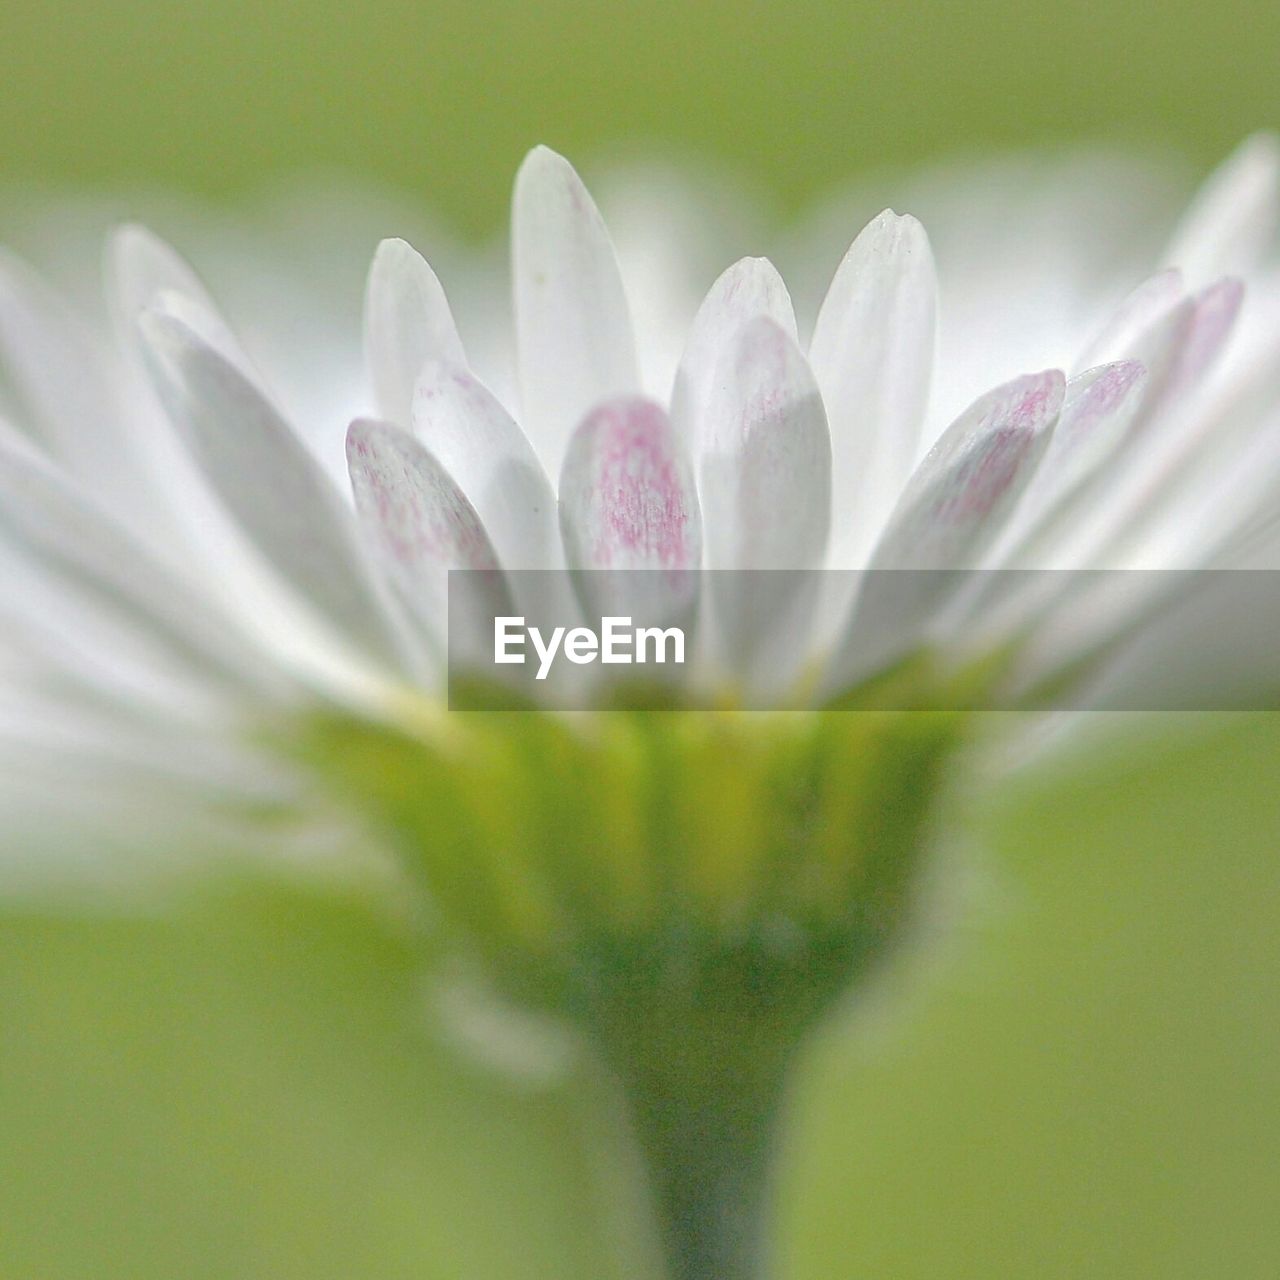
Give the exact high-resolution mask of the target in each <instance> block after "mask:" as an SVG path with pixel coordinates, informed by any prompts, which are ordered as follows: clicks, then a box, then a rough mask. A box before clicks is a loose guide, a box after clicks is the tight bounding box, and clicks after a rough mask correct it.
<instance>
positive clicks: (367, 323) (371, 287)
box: [364, 240, 467, 426]
mask: <svg viewBox="0 0 1280 1280" xmlns="http://www.w3.org/2000/svg"><path fill="white" fill-rule="evenodd" d="M364 357H365V366H366V368H367V369H368V371H369V378H370V381H371V382H372V383H373V392H374V398H375V402H376V404H377V407H378V412H379V413H380V414H381V415H382V416H383V417H384V418H386V419H387V420H388V421H390V422H395V423H398V424H399V425H400V426H407V425H408V423H409V418H410V414H411V412H412V408H413V389H414V385H415V384H416V382H417V380H418V375H419V374H420V373H421V372H422V368H423V366H424V365H425V364H426V363H427V361H428V360H443V361H445V362H447V363H449V364H453V365H457V366H458V367H459V368H463V369H465V368H466V367H467V360H466V355H465V353H464V352H463V349H462V339H461V338H459V337H458V329H457V326H456V325H455V324H454V322H453V313H452V311H450V309H449V302H448V299H447V298H446V297H445V294H444V289H443V288H442V287H441V285H440V281H439V280H438V279H437V278H436V273H435V272H434V271H432V269H431V268H430V267H429V266H428V265H427V262H426V260H425V259H424V258H423V257H422V255H421V254H419V253H418V252H416V251H415V250H414V249H413V248H411V247H410V246H409V245H407V244H406V243H405V242H404V241H403V240H384V241H383V242H382V243H381V244H380V245H379V246H378V251H377V253H375V254H374V257H373V265H372V266H371V267H370V269H369V281H368V284H367V285H366V287H365V297H364Z"/></svg>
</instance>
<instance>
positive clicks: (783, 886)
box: [280, 670, 970, 1280]
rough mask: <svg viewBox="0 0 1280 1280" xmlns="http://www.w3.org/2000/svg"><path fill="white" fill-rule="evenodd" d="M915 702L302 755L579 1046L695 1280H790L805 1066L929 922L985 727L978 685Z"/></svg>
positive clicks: (445, 718)
mask: <svg viewBox="0 0 1280 1280" xmlns="http://www.w3.org/2000/svg"><path fill="white" fill-rule="evenodd" d="M898 679H907V680H909V681H910V682H911V683H912V684H913V685H915V684H919V683H920V680H921V673H920V671H918V670H917V671H906V672H904V673H900V676H899V677H898ZM901 692H902V690H901V688H900V687H886V686H885V685H884V684H883V683H881V684H878V685H876V686H874V687H873V686H867V687H866V688H864V690H862V691H861V694H860V696H851V697H850V698H848V699H846V700H845V702H844V703H843V704H842V705H841V706H840V707H839V708H836V707H831V708H827V709H823V710H814V711H790V712H748V711H741V710H733V709H723V710H687V709H686V710H678V709H670V708H668V709H657V708H648V709H635V708H628V709H623V708H615V709H609V710H599V711H592V712H580V713H572V714H556V713H550V712H542V711H536V710H532V709H530V710H520V711H512V710H494V711H468V712H445V711H440V712H439V713H432V714H430V715H426V716H422V717H419V718H418V720H417V721H416V722H414V723H410V722H408V721H406V723H405V724H404V725H403V726H401V727H396V726H388V725H387V724H383V723H374V722H371V721H363V720H358V719H355V718H352V717H348V716H343V715H338V714H332V715H312V716H311V717H309V718H308V719H306V720H305V721H304V722H302V723H300V724H294V725H292V726H291V727H290V730H289V733H288V735H287V738H281V739H280V741H282V742H287V745H288V749H289V751H290V753H291V754H292V755H293V757H294V758H295V759H297V760H299V761H300V762H301V763H303V764H305V765H306V766H307V767H308V768H309V769H310V771H311V772H312V774H313V776H315V777H316V778H317V779H318V780H319V782H320V784H321V785H322V786H323V787H324V788H325V790H326V792H327V794H328V795H329V797H330V799H337V800H338V801H340V802H342V803H344V804H345V805H346V806H347V807H349V808H350V809H351V810H352V811H354V812H356V813H359V814H361V815H363V816H364V818H365V819H366V820H367V822H368V823H369V824H370V826H371V827H372V828H373V829H374V830H375V831H377V832H378V833H380V835H381V837H382V839H383V842H384V843H385V844H386V845H387V846H388V847H389V848H390V849H391V850H392V851H393V853H394V854H395V855H396V856H397V859H398V861H399V864H400V865H401V867H402V868H403V870H404V873H405V875H406V878H407V879H408V881H409V882H410V884H411V885H415V886H417V888H418V890H419V900H420V901H421V902H422V903H423V905H424V913H423V918H424V921H427V922H429V925H430V927H431V928H432V929H433V930H434V937H435V940H436V942H437V944H438V945H440V946H443V947H444V948H445V949H446V950H448V951H451V952H452V953H453V954H454V955H455V956H456V957H457V958H458V959H460V960H462V961H463V962H464V963H465V964H466V965H468V966H471V967H473V968H474V969H475V970H478V971H479V972H480V974H482V975H483V977H484V979H485V981H486V983H487V984H488V986H489V987H490V988H491V989H493V990H494V991H495V992H496V994H497V995H498V996H499V997H500V998H501V999H502V1000H503V1001H505V1002H507V1003H508V1004H510V1005H512V1006H514V1007H516V1008H519V1009H524V1010H527V1011H530V1012H533V1013H536V1014H544V1013H545V1014H552V1015H554V1016H555V1017H556V1018H558V1019H559V1020H560V1021H561V1022H562V1023H564V1024H567V1025H568V1026H570V1027H571V1028H573V1029H574V1030H575V1031H576V1033H577V1038H578V1040H579V1042H580V1044H581V1045H583V1046H584V1048H585V1050H586V1054H585V1059H586V1060H589V1061H590V1063H592V1064H594V1067H595V1068H596V1069H597V1071H598V1072H599V1074H600V1078H601V1080H602V1081H603V1082H604V1084H605V1088H604V1092H605V1093H607V1094H608V1095H609V1096H611V1097H613V1098H615V1099H616V1100H618V1106H617V1107H616V1108H615V1114H614V1115H613V1117H612V1119H611V1120H610V1121H609V1125H610V1127H611V1128H612V1129H613V1130H614V1132H615V1137H616V1136H617V1135H622V1136H623V1138H624V1141H625V1143H626V1145H627V1146H629V1147H630V1149H631V1150H632V1151H633V1152H634V1154H635V1156H636V1157H637V1163H638V1166H639V1167H640V1168H642V1169H644V1170H645V1174H646V1176H645V1179H644V1181H645V1183H646V1190H645V1192H644V1193H643V1198H644V1200H645V1202H646V1203H647V1204H648V1205H649V1207H650V1209H651V1213H650V1214H649V1215H648V1216H649V1220H650V1221H651V1222H652V1223H653V1236H654V1244H655V1248H656V1252H657V1254H658V1255H659V1256H660V1257H661V1259H662V1263H661V1268H662V1271H663V1272H664V1273H665V1274H666V1275H667V1276H668V1277H671V1278H672V1280H713V1278H714V1280H745V1278H746V1277H755V1278H758V1277H760V1276H763V1275H764V1274H765V1271H764V1267H765V1259H766V1258H767V1253H768V1249H767V1221H768V1219H767V1214H766V1211H765V1206H766V1205H767V1204H768V1202H769V1185H770V1180H771V1177H772V1169H773V1161H772V1154H773V1152H774V1150H775V1144H774V1138H775V1129H776V1125H777V1122H778V1117H779V1114H780V1110H781V1104H782V1099H783V1097H784V1093H785V1088H786V1084H787V1081H788V1079H789V1076H790V1067H791V1064H792V1062H793V1061H794V1058H795V1056H796V1054H797V1052H798V1050H799V1048H800V1046H801V1045H802V1044H803V1042H804V1040H805V1038H806V1035H807V1033H808V1032H809V1031H810V1029H811V1028H813V1027H814V1025H815V1024H816V1023H818V1022H819V1021H820V1020H821V1019H822V1017H823V1016H824V1015H825V1014H826V1012H827V1011H828V1010H829V1009H830V1008H831V1006H832V1005H833V1004H834V1003H835V1002H836V1001H837V1000H838V999H839V998H840V996H841V995H842V994H843V993H845V992H846V991H848V990H850V989H851V988H852V987H854V986H855V985H856V983H857V981H858V979H859V978H860V977H861V976H862V975H864V974H865V973H866V972H867V970H868V969H869V968H870V967H871V966H872V965H874V964H875V963H876V962H877V961H878V960H879V959H880V958H881V957H883V956H884V955H885V953H886V952H887V951H888V950H889V949H890V947H891V945H892V944H893V943H894V942H895V940H896V939H897V938H898V937H899V936H900V935H901V934H902V932H903V931H904V925H905V924H906V923H907V921H908V920H909V919H910V916H911V912H912V908H913V905H914V903H915V901H916V899H917V896H918V894H917V889H918V887H919V886H920V885H921V884H922V882H923V881H924V878H925V877H924V876H923V875H922V868H923V865H924V863H925V862H926V861H927V857H928V852H929V849H930V847H931V842H932V835H933V820H934V817H935V813H936V810H937V807H938V801H939V798H940V795H941V794H942V793H943V791H944V781H945V778H946V774H947V769H948V765H949V763H950V761H951V759H952V758H953V756H954V755H955V754H956V751H957V748H958V746H959V745H960V744H961V742H962V740H963V739H964V737H965V735H966V731H967V728H968V726H969V723H970V715H969V713H968V712H966V711H965V710H963V708H962V707H960V706H959V705H958V699H957V698H956V697H955V696H954V690H951V691H950V694H951V696H949V697H948V698H947V699H946V700H943V699H942V698H941V697H936V698H934V699H930V698H928V697H924V698H922V704H923V705H925V706H928V705H930V703H932V705H933V706H935V707H938V706H944V707H947V708H948V709H946V710H937V709H935V710H914V711H905V710H898V709H886V706H889V707H893V708H896V707H898V706H900V705H901ZM623 1270H624V1273H626V1274H634V1272H635V1268H634V1266H632V1265H630V1264H628V1265H626V1266H624V1268H623Z"/></svg>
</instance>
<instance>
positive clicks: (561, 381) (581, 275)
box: [511, 147, 640, 474]
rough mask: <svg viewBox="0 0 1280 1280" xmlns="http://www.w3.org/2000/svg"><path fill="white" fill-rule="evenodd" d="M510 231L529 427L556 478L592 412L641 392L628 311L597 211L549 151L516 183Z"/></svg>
mask: <svg viewBox="0 0 1280 1280" xmlns="http://www.w3.org/2000/svg"><path fill="white" fill-rule="evenodd" d="M511 234H512V245H511V255H512V272H513V276H514V288H515V310H516V345H517V352H518V361H519V368H520V390H521V405H522V421H523V422H524V425H525V428H526V430H527V431H528V432H529V436H530V438H531V439H532V440H533V443H534V445H535V447H536V448H537V450H538V453H539V455H540V456H541V457H542V459H543V461H544V463H545V464H546V466H547V469H548V471H550V472H551V473H552V474H556V473H558V471H559V468H560V462H561V459H562V457H563V455H564V450H565V446H566V444H567V442H568V439H569V436H570V435H571V434H572V432H573V430H574V428H575V427H576V426H577V425H578V423H579V422H581V421H582V419H583V418H584V417H585V416H586V414H587V413H588V412H590V410H591V409H593V408H594V407H595V406H596V405H597V404H599V403H600V402H601V401H603V400H608V399H611V398H614V397H617V396H620V395H625V394H627V393H629V392H633V391H637V390H639V388H640V379H639V373H638V371H637V367H636V345H635V337H634V334H633V332H632V326H631V315H630V311H629V309H628V306H627V299H626V294H625V292H624V290H623V287H622V276H621V274H620V272H619V270H618V262H617V258H616V256H615V254H614V251H613V245H612V244H611V243H610V240H609V233H608V231H607V230H606V228H605V225H604V221H603V219H602V218H601V217H600V211H599V210H598V209H597V208H596V206H595V203H594V202H593V201H592V199H591V196H590V195H589V194H588V193H587V190H586V188H585V187H584V186H583V185H582V182H581V180H580V179H579V177H578V175H577V174H576V173H575V172H574V170H573V168H572V166H571V165H570V164H569V162H568V161H567V160H565V159H564V158H563V157H561V156H559V155H557V154H556V153H555V152H554V151H550V150H548V149H547V148H546V147H538V148H536V149H535V150H533V151H532V152H530V154H529V156H528V158H527V159H526V160H525V162H524V164H523V165H522V166H521V168H520V172H519V174H518V175H517V177H516V189H515V201H514V208H513V211H512V229H511Z"/></svg>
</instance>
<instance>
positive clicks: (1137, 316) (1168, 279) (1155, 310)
mask: <svg viewBox="0 0 1280 1280" xmlns="http://www.w3.org/2000/svg"><path fill="white" fill-rule="evenodd" d="M1185 296H1186V290H1185V288H1184V286H1183V281H1182V272H1181V271H1179V270H1178V269H1177V268H1176V267H1167V268H1166V269H1165V270H1163V271H1160V272H1157V273H1156V274H1155V275H1154V276H1152V277H1151V278H1150V279H1149V280H1144V281H1143V282H1142V283H1141V284H1140V285H1139V286H1138V287H1137V288H1136V289H1134V290H1133V292H1132V293H1130V294H1129V295H1128V297H1126V298H1125V300H1124V301H1123V302H1122V303H1121V304H1120V305H1119V307H1117V308H1116V310H1115V312H1114V314H1113V315H1112V316H1111V317H1110V318H1109V319H1108V320H1107V322H1106V324H1104V325H1103V327H1102V328H1101V329H1100V330H1099V331H1098V333H1097V334H1096V335H1095V336H1094V337H1093V338H1092V339H1091V340H1090V342H1089V344H1088V346H1086V347H1085V349H1084V350H1083V351H1082V352H1081V353H1080V357H1079V359H1078V360H1077V361H1076V368H1077V370H1081V371H1083V370H1085V369H1093V368H1096V367H1097V366H1098V365H1103V364H1109V363H1111V362H1112V361H1115V360H1122V359H1124V358H1126V356H1128V355H1129V353H1130V352H1132V351H1133V349H1134V344H1135V343H1136V342H1137V341H1138V340H1139V339H1140V338H1141V337H1142V335H1143V334H1145V333H1146V332H1147V331H1148V330H1149V329H1150V328H1151V327H1152V326H1153V325H1154V324H1156V323H1157V322H1158V321H1160V320H1162V319H1163V318H1164V317H1166V316H1167V315H1168V314H1169V313H1170V312H1171V311H1172V310H1173V308H1174V307H1176V306H1177V305H1178V303H1179V302H1181V301H1182V300H1183V298H1184V297H1185Z"/></svg>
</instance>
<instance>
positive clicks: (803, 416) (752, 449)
mask: <svg viewBox="0 0 1280 1280" xmlns="http://www.w3.org/2000/svg"><path fill="white" fill-rule="evenodd" d="M698 483H699V492H700V494H701V497H702V512H703V527H704V530H705V532H704V539H705V541H706V547H707V555H706V564H707V567H708V568H710V569H730V570H738V571H739V572H738V573H734V574H720V573H715V574H712V575H711V582H710V586H711V599H710V602H709V616H708V622H707V625H706V627H705V629H704V630H705V643H706V645H707V650H708V654H709V656H710V658H711V661H712V662H713V663H715V664H718V665H721V666H724V667H726V668H728V670H730V671H731V672H734V673H735V674H737V675H738V676H740V677H741V678H743V679H744V680H745V681H746V683H747V686H748V688H749V689H753V690H756V691H758V692H761V693H764V694H766V695H767V694H769V693H772V692H774V691H776V689H777V688H779V687H780V686H781V685H782V684H784V683H785V682H786V681H787V680H788V679H789V678H790V677H791V675H793V674H794V670H795V668H796V667H797V666H798V665H799V664H800V663H801V662H802V661H803V658H804V653H805V646H806V643H807V641H808V638H809V632H808V628H809V627H810V625H811V624H812V622H813V608H814V599H813V588H814V587H815V586H816V579H815V578H814V576H813V575H812V574H807V575H806V574H803V573H797V572H783V573H777V572H772V571H773V570H792V571H796V570H809V569H816V568H819V567H820V566H821V564H822V560H823V556H824V553H825V552H826V547H827V535H828V532H829V530H830V527H831V441H830V437H829V435H828V433H827V418H826V413H825V411H824V409H823V405H822V396H821V395H820V393H819V391H818V384H817V382H816V381H815V380H814V377H813V373H812V372H811V370H810V369H809V365H808V362H807V361H806V360H805V358H804V355H803V354H802V353H801V351H800V349H799V347H798V346H797V345H796V343H795V341H794V339H793V338H792V337H791V335H790V334H789V333H787V332H786V330H784V329H783V328H781V327H780V326H779V325H778V324H776V323H775V322H774V321H773V320H770V319H768V318H767V317H759V318H757V319H755V320H753V321H751V322H750V323H749V324H747V325H746V326H745V327H744V328H742V329H740V330H739V331H738V334H737V336H736V337H735V338H734V339H733V341H732V342H730V344H729V346H728V348H727V349H726V350H725V352H724V354H723V355H722V356H721V359H720V363H719V365H718V368H717V372H716V375H715V379H714V383H713V387H712V391H711V394H710V396H709V397H708V404H707V414H706V433H705V452H704V454H703V456H702V458H701V460H700V464H699V470H698ZM749 570H761V571H764V572H750V573H748V572H743V571H749Z"/></svg>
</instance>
